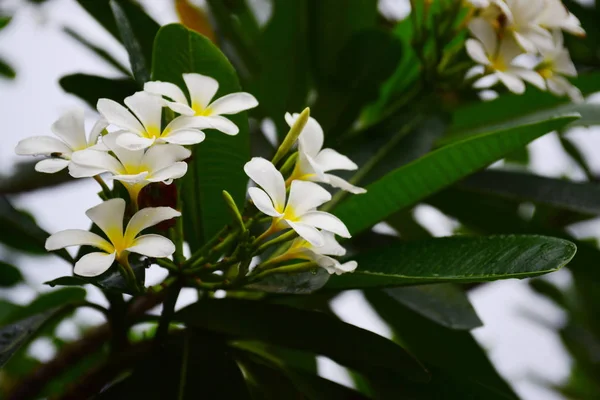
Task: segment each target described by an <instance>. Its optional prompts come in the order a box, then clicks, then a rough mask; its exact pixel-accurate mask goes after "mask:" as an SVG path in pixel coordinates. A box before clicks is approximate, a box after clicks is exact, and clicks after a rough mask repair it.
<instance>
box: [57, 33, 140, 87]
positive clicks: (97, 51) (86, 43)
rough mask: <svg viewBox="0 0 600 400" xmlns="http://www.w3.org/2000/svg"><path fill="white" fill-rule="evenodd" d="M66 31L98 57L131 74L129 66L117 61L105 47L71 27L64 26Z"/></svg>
mask: <svg viewBox="0 0 600 400" xmlns="http://www.w3.org/2000/svg"><path fill="white" fill-rule="evenodd" d="M64 31H65V33H66V34H67V35H69V36H71V37H72V38H73V39H75V40H76V41H78V42H79V43H81V44H82V45H83V46H85V47H87V48H88V49H89V50H91V51H92V52H93V53H94V54H96V55H97V56H98V57H100V58H101V59H103V60H104V61H106V62H107V63H108V64H109V65H112V66H113V67H115V69H117V70H118V71H120V72H122V73H123V74H125V75H127V76H129V75H130V74H131V72H129V70H128V69H127V68H125V67H124V66H123V65H121V63H120V62H119V61H117V60H116V59H115V58H114V57H113V56H112V55H110V53H108V52H107V51H106V50H104V49H103V48H101V47H98V46H97V45H95V44H94V43H92V42H90V41H89V40H88V39H86V38H85V37H83V36H81V35H80V34H79V33H77V32H75V31H74V30H73V29H71V28H68V27H66V28H64Z"/></svg>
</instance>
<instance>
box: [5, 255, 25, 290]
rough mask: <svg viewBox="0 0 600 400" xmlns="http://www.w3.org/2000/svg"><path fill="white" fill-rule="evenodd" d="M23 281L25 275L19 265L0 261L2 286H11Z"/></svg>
mask: <svg viewBox="0 0 600 400" xmlns="http://www.w3.org/2000/svg"><path fill="white" fill-rule="evenodd" d="M20 282H23V275H21V271H19V269H18V268H17V267H14V266H12V265H10V264H8V263H5V262H4V261H0V287H11V286H14V285H16V284H17V283H20Z"/></svg>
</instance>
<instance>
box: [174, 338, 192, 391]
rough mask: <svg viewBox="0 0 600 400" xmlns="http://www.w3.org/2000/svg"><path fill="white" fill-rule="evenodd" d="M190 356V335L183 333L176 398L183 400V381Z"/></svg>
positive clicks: (185, 378) (184, 380)
mask: <svg viewBox="0 0 600 400" xmlns="http://www.w3.org/2000/svg"><path fill="white" fill-rule="evenodd" d="M189 357H190V337H189V336H188V335H185V337H184V338H183V360H182V364H181V373H180V375H179V395H178V396H177V398H178V399H179V400H183V399H184V398H185V382H186V381H187V366H188V359H189Z"/></svg>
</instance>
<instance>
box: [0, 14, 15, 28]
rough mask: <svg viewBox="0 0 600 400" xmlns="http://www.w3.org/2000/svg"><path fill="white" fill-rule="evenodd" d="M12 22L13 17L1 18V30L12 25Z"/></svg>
mask: <svg viewBox="0 0 600 400" xmlns="http://www.w3.org/2000/svg"><path fill="white" fill-rule="evenodd" d="M11 20H12V17H0V30H2V29H4V28H5V27H6V26H7V25H8V24H10V21H11Z"/></svg>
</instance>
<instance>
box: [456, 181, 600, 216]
mask: <svg viewBox="0 0 600 400" xmlns="http://www.w3.org/2000/svg"><path fill="white" fill-rule="evenodd" d="M460 185H461V187H464V188H465V189H468V190H473V191H477V192H483V193H489V194H494V195H498V196H501V197H508V198H511V199H516V200H522V201H532V202H535V203H540V204H547V205H551V206H554V207H558V208H563V209H566V210H571V211H577V212H581V213H589V214H595V215H598V214H600V184H598V183H591V182H570V181H567V180H564V179H554V178H546V177H543V176H538V175H533V174H528V173H523V172H512V171H501V170H487V171H481V172H479V173H477V174H475V175H472V176H470V177H468V178H467V179H465V180H464V181H463V182H461V183H460Z"/></svg>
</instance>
